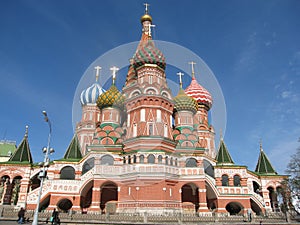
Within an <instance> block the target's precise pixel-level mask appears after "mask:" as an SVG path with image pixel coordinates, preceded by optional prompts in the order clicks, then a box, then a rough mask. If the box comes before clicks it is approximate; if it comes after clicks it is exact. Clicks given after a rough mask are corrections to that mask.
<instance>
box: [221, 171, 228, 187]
mask: <svg viewBox="0 0 300 225" xmlns="http://www.w3.org/2000/svg"><path fill="white" fill-rule="evenodd" d="M222 186H229V180H228V176H227V175H226V174H223V175H222Z"/></svg>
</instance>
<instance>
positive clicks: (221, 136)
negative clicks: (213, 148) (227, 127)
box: [220, 128, 223, 141]
mask: <svg viewBox="0 0 300 225" xmlns="http://www.w3.org/2000/svg"><path fill="white" fill-rule="evenodd" d="M220 140H221V141H223V131H222V128H220Z"/></svg>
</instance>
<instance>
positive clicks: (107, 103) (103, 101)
mask: <svg viewBox="0 0 300 225" xmlns="http://www.w3.org/2000/svg"><path fill="white" fill-rule="evenodd" d="M124 100H125V99H124V96H123V95H122V94H121V92H119V90H118V89H117V87H116V86H115V85H114V84H113V85H112V86H111V87H110V89H109V90H108V91H106V92H104V93H103V94H101V95H100V96H99V97H98V100H97V105H98V107H99V108H100V109H102V108H105V107H117V108H120V109H122V108H123V105H124Z"/></svg>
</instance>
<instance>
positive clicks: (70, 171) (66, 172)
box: [60, 166, 75, 180]
mask: <svg viewBox="0 0 300 225" xmlns="http://www.w3.org/2000/svg"><path fill="white" fill-rule="evenodd" d="M60 179H64V180H74V179H75V169H74V168H73V167H72V166H65V167H64V168H62V169H61V171H60Z"/></svg>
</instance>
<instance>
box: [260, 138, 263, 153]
mask: <svg viewBox="0 0 300 225" xmlns="http://www.w3.org/2000/svg"><path fill="white" fill-rule="evenodd" d="M259 150H260V151H261V152H262V151H263V148H262V139H260V141H259Z"/></svg>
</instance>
